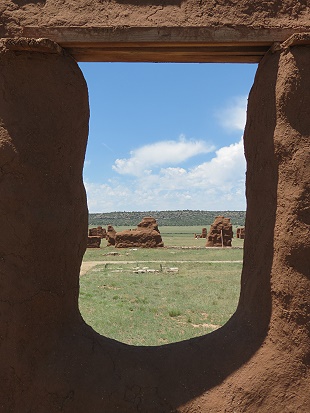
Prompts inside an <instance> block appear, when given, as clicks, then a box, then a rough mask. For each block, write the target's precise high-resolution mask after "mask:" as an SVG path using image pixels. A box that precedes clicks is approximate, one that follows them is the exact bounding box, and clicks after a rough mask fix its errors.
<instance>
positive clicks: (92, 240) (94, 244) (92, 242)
mask: <svg viewBox="0 0 310 413" xmlns="http://www.w3.org/2000/svg"><path fill="white" fill-rule="evenodd" d="M100 244H101V237H98V236H96V235H91V236H88V237H87V246H86V248H100Z"/></svg>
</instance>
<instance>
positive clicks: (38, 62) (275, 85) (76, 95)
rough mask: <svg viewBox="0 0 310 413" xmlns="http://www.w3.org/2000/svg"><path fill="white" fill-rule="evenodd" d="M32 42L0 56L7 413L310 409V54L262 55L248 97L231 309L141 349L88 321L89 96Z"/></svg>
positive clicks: (47, 49)
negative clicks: (83, 293) (214, 325)
mask: <svg viewBox="0 0 310 413" xmlns="http://www.w3.org/2000/svg"><path fill="white" fill-rule="evenodd" d="M28 43H29V42H28V41H25V40H23V41H20V40H16V41H13V42H7V41H6V40H4V41H2V42H1V49H0V50H1V59H0V208H1V214H0V228H1V232H0V277H1V289H0V294H1V296H0V334H1V338H0V340H1V342H0V344H1V345H0V389H1V393H0V410H1V411H3V412H14V413H24V412H25V413H26V412H30V411H33V412H36V413H54V412H55V413H56V412H59V411H62V412H66V413H85V412H94V413H97V412H98V413H99V412H100V413H101V412H109V413H114V412H126V413H131V412H143V413H158V412H161V413H168V412H179V413H185V412H186V413H188V412H191V413H198V412H211V413H216V412H227V413H233V412H246V413H251V412H253V413H254V412H255V413H257V412H258V411H259V412H269V411H270V410H272V411H274V412H278V413H280V412H281V413H283V412H298V413H306V412H309V410H310V395H309V364H310V358H309V354H310V340H309V335H310V334H309V321H310V320H309V317H310V316H309V314H310V311H309V310H310V295H309V290H310V273H309V269H310V239H309V229H310V216H309V211H310V206H309V182H310V166H309V165H310V163H309V135H310V123H309V120H310V113H309V110H310V101H309V99H310V98H309V93H308V91H309V88H310V73H309V70H308V68H309V64H310V47H309V46H306V45H303V46H294V45H293V46H291V47H289V46H288V47H285V48H282V49H281V48H278V50H276V51H274V52H271V51H270V52H269V53H267V55H266V56H265V57H264V59H263V60H262V62H261V63H260V65H259V68H258V71H257V75H256V78H255V82H254V85H253V88H252V90H251V93H250V97H249V106H248V115H247V125H246V130H245V136H244V142H245V152H246V158H247V163H248V171H247V180H246V188H247V189H246V191H247V205H248V209H247V216H246V227H247V237H246V239H245V247H244V265H243V273H242V279H241V295H240V300H239V305H238V308H237V310H236V313H235V314H234V315H233V317H232V318H231V319H230V320H229V321H228V323H227V324H226V325H225V326H223V327H222V328H220V329H219V330H217V331H215V332H213V333H211V334H208V335H206V336H203V337H199V338H194V339H191V340H188V341H183V342H180V343H175V344H170V345H166V346H159V347H145V348H143V347H134V346H127V345H124V344H122V343H119V342H116V341H114V340H111V339H107V338H105V337H102V336H100V335H99V334H97V333H96V332H95V331H93V329H92V328H90V327H89V326H87V325H86V324H85V323H84V321H83V320H82V318H81V316H80V314H79V310H78V280H79V269H80V265H81V261H82V257H83V254H84V251H85V248H86V239H85V233H86V231H87V207H86V198H85V191H84V187H83V182H82V167H83V160H84V153H85V145H86V140H87V133H88V117H89V110H88V97H87V87H86V84H85V81H84V79H83V76H82V73H81V72H80V70H79V68H78V66H77V64H76V62H75V61H74V60H73V59H72V58H71V57H70V56H69V55H68V54H67V53H66V52H64V51H63V50H62V49H61V48H60V47H59V46H58V45H55V44H53V43H51V42H49V41H46V40H41V41H33V42H32V43H31V45H32V46H31V47H32V51H29V50H27V49H28V46H29V44H28ZM14 44H15V46H16V45H18V48H19V50H18V51H14V50H12V49H10V48H12V47H13V49H14ZM76 222H79V223H80V225H79V226H78V227H77V226H76ZM21 234H22V236H21ZM38 234H39V235H38ZM68 240H70V242H68Z"/></svg>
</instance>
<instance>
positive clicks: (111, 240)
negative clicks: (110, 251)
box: [106, 225, 116, 247]
mask: <svg viewBox="0 0 310 413" xmlns="http://www.w3.org/2000/svg"><path fill="white" fill-rule="evenodd" d="M115 235H116V231H115V229H114V227H113V225H108V228H107V234H106V239H107V241H108V243H107V247H110V246H111V245H115Z"/></svg>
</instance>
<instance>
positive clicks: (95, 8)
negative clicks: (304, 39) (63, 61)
mask: <svg viewBox="0 0 310 413" xmlns="http://www.w3.org/2000/svg"><path fill="white" fill-rule="evenodd" d="M309 16H310V5H309V1H308V0H275V1H261V0H251V1H249V0H207V1H197V0H167V1H159V0H147V1H143V2H141V1H138V0H112V1H111V0H1V4H0V23H2V24H3V26H2V27H1V24H0V36H2V37H7V36H8V34H7V33H8V32H10V35H9V37H12V36H13V34H15V36H22V29H23V27H27V26H42V27H43V26H50V27H57V26H77V27H92V26H97V27H120V26H123V27H128V26H131V27H139V26H141V27H157V26H159V27H160V26H162V27H165V26H168V27H169V26H183V27H186V26H187V27H190V26H201V27H208V26H217V27H218V26H223V25H225V26H228V27H229V26H231V27H234V26H239V25H240V26H242V25H243V26H247V27H268V28H271V27H279V28H285V27H289V28H298V27H302V26H304V27H308V28H309Z"/></svg>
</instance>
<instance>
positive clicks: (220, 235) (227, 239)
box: [206, 216, 234, 247]
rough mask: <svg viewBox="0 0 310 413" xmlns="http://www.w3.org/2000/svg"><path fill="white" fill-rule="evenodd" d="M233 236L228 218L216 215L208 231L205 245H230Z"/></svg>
mask: <svg viewBox="0 0 310 413" xmlns="http://www.w3.org/2000/svg"><path fill="white" fill-rule="evenodd" d="M233 236H234V235H233V230H232V223H231V222H230V218H225V217H221V216H220V217H216V218H215V220H214V222H213V224H211V227H210V230H209V232H208V235H207V243H206V247H231V240H232V238H233Z"/></svg>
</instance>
